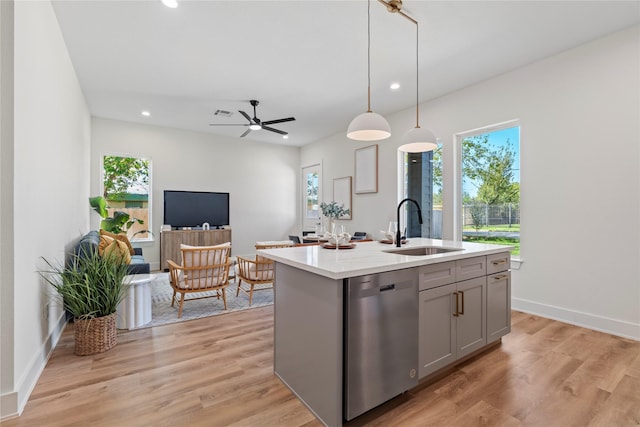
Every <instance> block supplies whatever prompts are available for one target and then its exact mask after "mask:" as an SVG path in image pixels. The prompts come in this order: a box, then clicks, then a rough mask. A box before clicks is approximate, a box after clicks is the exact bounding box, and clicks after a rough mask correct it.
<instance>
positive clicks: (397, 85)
mask: <svg viewBox="0 0 640 427" xmlns="http://www.w3.org/2000/svg"><path fill="white" fill-rule="evenodd" d="M389 89H391V90H398V89H400V83H398V82H393V83H391V84H390V85H389Z"/></svg>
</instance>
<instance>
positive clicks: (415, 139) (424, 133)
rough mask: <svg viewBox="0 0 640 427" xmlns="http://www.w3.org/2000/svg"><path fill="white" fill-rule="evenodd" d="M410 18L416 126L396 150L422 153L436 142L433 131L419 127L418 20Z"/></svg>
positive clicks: (434, 147)
mask: <svg viewBox="0 0 640 427" xmlns="http://www.w3.org/2000/svg"><path fill="white" fill-rule="evenodd" d="M403 15H404V14H403ZM405 16H406V15H405ZM411 20H412V21H413V22H414V23H415V24H416V127H415V128H413V129H411V130H409V131H408V132H407V133H405V134H404V135H403V137H402V139H401V142H402V145H401V146H400V147H398V150H400V151H404V152H406V153H423V152H426V151H432V150H434V149H436V148H437V147H438V142H437V138H436V137H435V135H434V134H433V132H431V131H430V130H428V129H425V128H421V127H420V107H419V101H418V94H419V75H420V72H419V69H420V68H419V55H418V40H419V37H418V21H415V20H413V19H411Z"/></svg>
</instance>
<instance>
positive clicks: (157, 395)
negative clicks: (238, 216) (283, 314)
mask: <svg viewBox="0 0 640 427" xmlns="http://www.w3.org/2000/svg"><path fill="white" fill-rule="evenodd" d="M512 320H513V327H512V333H511V334H509V335H507V336H505V337H504V338H503V340H502V344H500V345H499V346H496V347H494V348H493V349H491V350H489V351H487V352H485V353H482V354H480V355H477V356H475V357H473V358H471V359H469V360H467V361H465V362H464V363H462V364H460V365H458V366H456V367H455V368H453V369H452V370H451V371H450V373H449V374H448V375H446V376H444V377H441V378H439V379H437V380H433V381H431V382H423V383H421V384H420V385H419V386H418V387H416V388H414V389H412V390H410V391H409V392H407V393H405V394H404V395H401V396H398V397H397V398H395V399H392V400H391V401H390V402H387V403H386V404H384V405H381V406H380V407H378V408H375V409H373V410H371V411H369V412H368V413H366V414H364V415H363V416H361V417H359V418H357V419H355V420H353V421H352V422H350V423H348V424H346V425H347V426H348V427H356V426H385V427H386V426H394V427H395V426H416V427H418V426H419V427H422V426H437V427H439V426H442V427H451V426H460V427H466V426H477V425H497V426H511V425H513V426H519V425H526V426H541V427H542V426H544V427H547V426H571V425H576V426H581V427H582V426H587V425H588V426H597V427H601V426H602V427H605V426H606V427H610V426H616V427H617V426H627V425H638V424H639V423H640V342H636V341H631V340H628V339H624V338H619V337H615V336H612V335H607V334H603V333H600V332H595V331H591V330H588V329H584V328H579V327H576V326H572V325H566V324H562V323H561V322H556V321H553V320H550V319H543V318H540V317H537V316H532V315H529V314H525V313H519V312H516V311H514V312H512ZM114 425H120V426H124V427H137V426H140V427H143V426H144V427H146V426H154V427H162V426H167V427H169V426H171V427H182V426H185V427H187V426H188V427H199V426H202V427H212V426H214V427H217V426H236V427H240V426H257V425H259V426H277V427H289V426H291V427H303V426H304V427H317V426H320V425H321V423H320V422H319V421H318V420H317V419H316V418H315V417H314V416H313V414H312V413H311V412H310V411H309V410H308V409H307V408H306V407H305V406H304V405H303V404H302V403H301V402H300V401H299V400H298V399H297V398H296V397H295V396H294V395H293V393H291V392H290V391H289V390H288V389H287V388H286V387H285V386H284V385H283V384H282V382H280V380H279V379H278V378H277V377H276V376H275V375H274V374H273V307H260V308H256V309H252V310H247V311H244V312H237V313H228V314H225V315H221V316H215V317H210V318H205V319H198V320H192V321H187V322H181V323H176V324H171V325H165V326H160V327H155V328H149V329H140V330H134V331H128V332H123V333H121V334H120V335H119V343H118V345H117V346H116V347H114V348H113V349H111V350H109V351H108V352H106V353H103V354H101V355H95V356H84V357H79V356H75V355H74V354H73V327H72V326H69V327H67V328H66V329H65V331H64V332H63V335H62V338H61V340H60V342H59V343H58V346H57V347H56V349H55V350H54V352H53V354H52V356H51V358H50V359H49V362H48V364H47V366H46V368H45V370H44V372H43V373H42V375H41V377H40V380H39V381H38V384H37V385H36V387H35V389H34V391H33V393H32V395H31V398H30V399H29V402H28V403H27V406H26V408H25V410H24V413H23V414H22V416H20V417H18V418H14V419H11V420H3V421H2V426H3V427H15V426H47V427H50V426H51V427H58V426H60V427H62V426H65V427H67V426H92V427H95V426H97V427H102V426H105V427H106V426H109V427H111V426H114Z"/></svg>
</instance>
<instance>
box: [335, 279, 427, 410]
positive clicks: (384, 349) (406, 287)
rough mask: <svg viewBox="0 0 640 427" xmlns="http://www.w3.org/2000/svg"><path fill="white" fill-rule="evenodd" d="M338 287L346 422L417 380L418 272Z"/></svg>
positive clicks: (407, 387) (410, 385) (357, 281)
mask: <svg viewBox="0 0 640 427" xmlns="http://www.w3.org/2000/svg"><path fill="white" fill-rule="evenodd" d="M344 289H345V298H344V301H345V316H344V319H345V322H344V327H345V330H344V358H345V360H344V381H343V383H344V393H343V396H344V402H343V413H344V419H345V420H347V421H348V420H351V419H353V418H355V417H357V416H358V415H361V414H363V413H364V412H366V411H368V410H369V409H372V408H374V407H375V406H378V405H380V404H381V403H384V402H386V401H387V400H389V399H391V398H392V397H395V396H397V395H399V394H401V393H403V392H405V391H406V390H408V389H410V388H412V387H414V386H416V385H417V384H418V374H417V372H418V273H417V270H416V269H405V270H398V271H391V272H386V273H380V274H372V275H367V276H359V277H355V278H350V279H347V281H346V286H345V287H344Z"/></svg>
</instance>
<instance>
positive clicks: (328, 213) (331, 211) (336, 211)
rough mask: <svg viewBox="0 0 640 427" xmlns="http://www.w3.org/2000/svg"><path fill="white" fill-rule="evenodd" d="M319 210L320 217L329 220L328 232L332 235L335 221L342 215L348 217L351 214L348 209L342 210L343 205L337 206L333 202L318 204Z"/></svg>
mask: <svg viewBox="0 0 640 427" xmlns="http://www.w3.org/2000/svg"><path fill="white" fill-rule="evenodd" d="M320 209H321V210H322V215H323V216H325V217H327V218H329V224H330V227H329V232H330V233H332V234H333V233H335V229H336V220H338V219H340V217H342V216H344V215H349V214H350V213H351V211H350V210H349V209H345V208H344V204H342V205H339V204H338V203H337V202H334V201H332V202H331V203H325V202H322V203H321V204H320Z"/></svg>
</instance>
